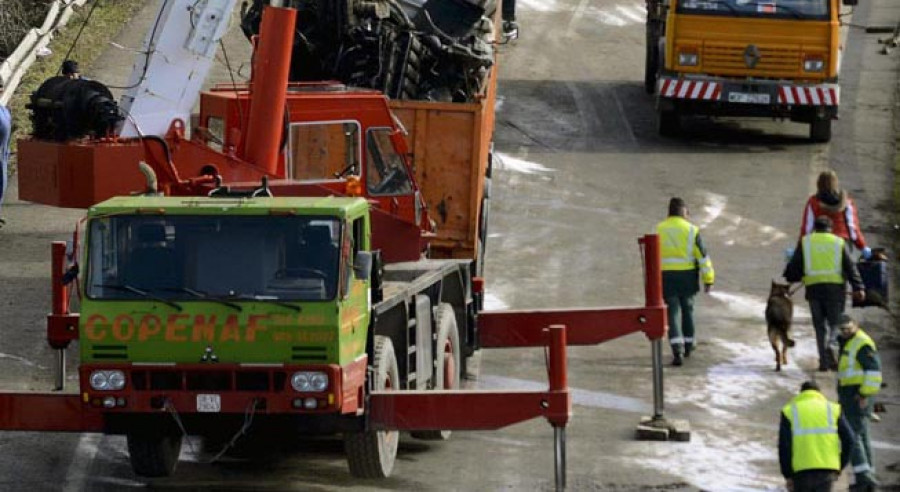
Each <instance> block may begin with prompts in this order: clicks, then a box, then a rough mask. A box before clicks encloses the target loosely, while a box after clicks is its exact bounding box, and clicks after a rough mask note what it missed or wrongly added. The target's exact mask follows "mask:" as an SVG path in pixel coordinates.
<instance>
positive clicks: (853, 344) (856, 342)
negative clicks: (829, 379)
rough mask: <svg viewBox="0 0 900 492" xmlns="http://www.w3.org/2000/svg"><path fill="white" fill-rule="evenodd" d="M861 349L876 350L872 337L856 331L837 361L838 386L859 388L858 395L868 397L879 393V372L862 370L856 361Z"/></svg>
mask: <svg viewBox="0 0 900 492" xmlns="http://www.w3.org/2000/svg"><path fill="white" fill-rule="evenodd" d="M863 347H872V350H877V349H876V348H875V342H873V341H872V337H870V336H869V335H867V334H866V333H865V332H864V331H862V330H857V331H856V334H855V335H853V338H851V339H850V340H849V341H848V342H847V343H846V344H844V349H843V350H841V359H840V360H839V361H838V386H859V394H861V395H862V396H870V395H874V394H875V393H878V392H879V391H881V371H880V370H879V371H866V370H864V369H863V366H862V364H860V363H859V360H857V355H859V351H860V349H862V348H863Z"/></svg>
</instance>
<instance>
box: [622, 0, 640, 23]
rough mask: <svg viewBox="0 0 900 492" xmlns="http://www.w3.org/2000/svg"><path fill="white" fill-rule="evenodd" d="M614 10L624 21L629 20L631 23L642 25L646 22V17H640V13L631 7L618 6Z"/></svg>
mask: <svg viewBox="0 0 900 492" xmlns="http://www.w3.org/2000/svg"><path fill="white" fill-rule="evenodd" d="M616 10H617V11H618V12H619V14H621V15H622V16H623V17H625V18H626V19H629V20H631V21H632V22H635V23H638V24H643V23H644V21H645V20H646V19H645V17H646V15H641V13H640V11H638V10H637V9H635V8H634V7H633V6H630V5H621V4H619V5H616Z"/></svg>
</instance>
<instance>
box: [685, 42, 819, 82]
mask: <svg viewBox="0 0 900 492" xmlns="http://www.w3.org/2000/svg"><path fill="white" fill-rule="evenodd" d="M757 48H758V49H759V54H760V57H759V61H758V62H757V64H756V66H755V67H754V68H749V67H747V62H746V61H745V60H744V52H745V50H746V49H747V45H746V44H742V43H707V44H705V45H704V46H703V54H702V61H701V63H702V64H703V71H704V72H706V73H708V74H711V75H750V76H757V77H763V78H784V77H796V76H798V75H800V69H801V65H802V60H801V59H800V56H801V55H800V49H799V48H798V47H790V46H780V47H773V46H763V45H757ZM825 63H826V66H827V64H828V60H826V61H825Z"/></svg>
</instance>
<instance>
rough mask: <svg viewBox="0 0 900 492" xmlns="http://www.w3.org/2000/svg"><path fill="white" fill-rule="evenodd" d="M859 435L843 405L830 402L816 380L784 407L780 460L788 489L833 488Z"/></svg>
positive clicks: (806, 491)
mask: <svg viewBox="0 0 900 492" xmlns="http://www.w3.org/2000/svg"><path fill="white" fill-rule="evenodd" d="M855 441H856V436H855V435H854V434H853V430H852V429H851V427H850V423H849V422H848V421H847V419H846V418H845V417H844V414H843V412H842V411H841V406H840V405H839V404H837V403H834V402H830V401H828V399H826V398H825V395H823V394H822V392H821V389H820V388H819V385H818V384H817V383H816V382H815V381H807V382H805V383H803V385H802V386H800V394H799V395H797V396H795V397H794V398H793V399H791V401H789V402H788V403H787V405H785V406H784V408H782V409H781V424H780V426H779V430H778V462H779V464H780V465H781V474H782V475H783V476H784V479H785V482H786V483H787V489H788V490H792V491H794V492H824V491H830V490H831V489H832V487H833V486H834V482H835V480H836V479H837V477H838V475H839V474H840V472H841V470H843V469H844V467H845V466H847V463H848V462H849V461H850V454H851V453H852V451H853V444H854V442H855Z"/></svg>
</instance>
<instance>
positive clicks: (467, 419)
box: [369, 326, 572, 430]
mask: <svg viewBox="0 0 900 492" xmlns="http://www.w3.org/2000/svg"><path fill="white" fill-rule="evenodd" d="M541 332H542V333H543V336H544V340H545V341H547V342H549V352H548V372H549V380H550V388H549V389H548V390H547V391H496V390H489V391H473V390H455V391H396V392H395V391H385V392H373V393H372V394H371V395H370V398H369V411H370V413H369V424H370V426H371V427H372V428H373V429H377V430H394V429H397V430H429V429H442V430H492V429H500V428H502V427H506V426H508V425H512V424H516V423H519V422H524V421H526V420H531V419H533V418H536V417H544V418H546V419H547V420H548V421H550V422H551V423H552V424H553V425H558V426H564V425H566V423H567V422H568V421H569V417H570V416H571V414H572V396H571V394H570V393H569V387H568V385H567V384H566V327H564V326H551V327H549V328H544V329H542V330H541Z"/></svg>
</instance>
